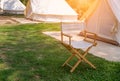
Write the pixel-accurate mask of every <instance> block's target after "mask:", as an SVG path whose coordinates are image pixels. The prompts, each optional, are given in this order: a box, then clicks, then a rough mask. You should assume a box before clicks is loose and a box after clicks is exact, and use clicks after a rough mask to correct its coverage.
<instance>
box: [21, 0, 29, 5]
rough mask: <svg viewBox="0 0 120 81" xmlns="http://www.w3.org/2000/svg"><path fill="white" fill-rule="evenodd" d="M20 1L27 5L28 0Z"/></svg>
mask: <svg viewBox="0 0 120 81" xmlns="http://www.w3.org/2000/svg"><path fill="white" fill-rule="evenodd" d="M20 1H21V2H22V3H23V4H25V5H26V4H27V1H28V0H20Z"/></svg>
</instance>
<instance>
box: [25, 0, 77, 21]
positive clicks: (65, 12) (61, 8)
mask: <svg viewBox="0 0 120 81" xmlns="http://www.w3.org/2000/svg"><path fill="white" fill-rule="evenodd" d="M29 13H30V14H29ZM77 17H78V15H77V13H76V12H75V11H74V10H73V9H72V8H71V7H70V6H69V5H68V4H67V2H66V1H65V0H29V4H28V5H27V8H26V18H30V19H33V20H38V21H48V22H49V21H50V22H51V21H52V22H61V21H77Z"/></svg>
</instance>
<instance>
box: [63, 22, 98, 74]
mask: <svg viewBox="0 0 120 81" xmlns="http://www.w3.org/2000/svg"><path fill="white" fill-rule="evenodd" d="M83 26H84V22H62V23H61V43H62V45H63V46H64V47H66V48H67V50H69V51H70V52H71V53H72V55H71V56H70V57H69V58H68V59H67V60H66V61H65V63H64V64H63V65H62V66H65V65H68V66H69V67H71V70H70V72H73V71H74V70H75V69H76V67H77V66H78V65H79V64H80V63H81V61H84V62H86V63H87V64H89V65H90V66H91V67H93V68H94V69H95V68H96V67H95V66H94V65H93V64H92V63H91V62H90V61H88V60H87V58H85V57H86V55H87V54H88V52H89V50H90V49H91V48H92V47H93V46H96V44H97V43H96V34H94V33H91V32H87V31H85V30H84V36H85V37H84V39H83V38H80V39H79V40H77V39H76V38H77V37H78V38H79V37H80V36H79V34H80V32H81V30H83V29H84V28H83ZM88 34H90V35H93V36H94V39H89V38H87V35H88ZM74 37H75V38H74ZM80 50H84V53H81V52H80ZM73 57H77V59H78V61H77V62H76V63H75V64H74V65H73V66H71V65H70V64H69V62H70V60H72V59H73Z"/></svg>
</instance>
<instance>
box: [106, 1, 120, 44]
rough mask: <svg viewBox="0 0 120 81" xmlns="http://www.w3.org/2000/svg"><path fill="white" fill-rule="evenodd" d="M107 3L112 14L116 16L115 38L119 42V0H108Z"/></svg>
mask: <svg viewBox="0 0 120 81" xmlns="http://www.w3.org/2000/svg"><path fill="white" fill-rule="evenodd" d="M108 3H109V5H110V7H111V9H112V11H113V13H114V15H115V16H116V18H117V20H118V23H117V24H118V25H117V26H118V27H117V33H116V35H115V36H116V40H117V42H118V43H119V44H120V12H119V11H120V5H119V3H120V0H108Z"/></svg>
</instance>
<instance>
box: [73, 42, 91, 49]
mask: <svg viewBox="0 0 120 81" xmlns="http://www.w3.org/2000/svg"><path fill="white" fill-rule="evenodd" d="M71 45H72V47H73V48H76V49H87V48H88V47H90V46H92V45H93V44H92V43H89V42H86V41H72V42H71Z"/></svg>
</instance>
